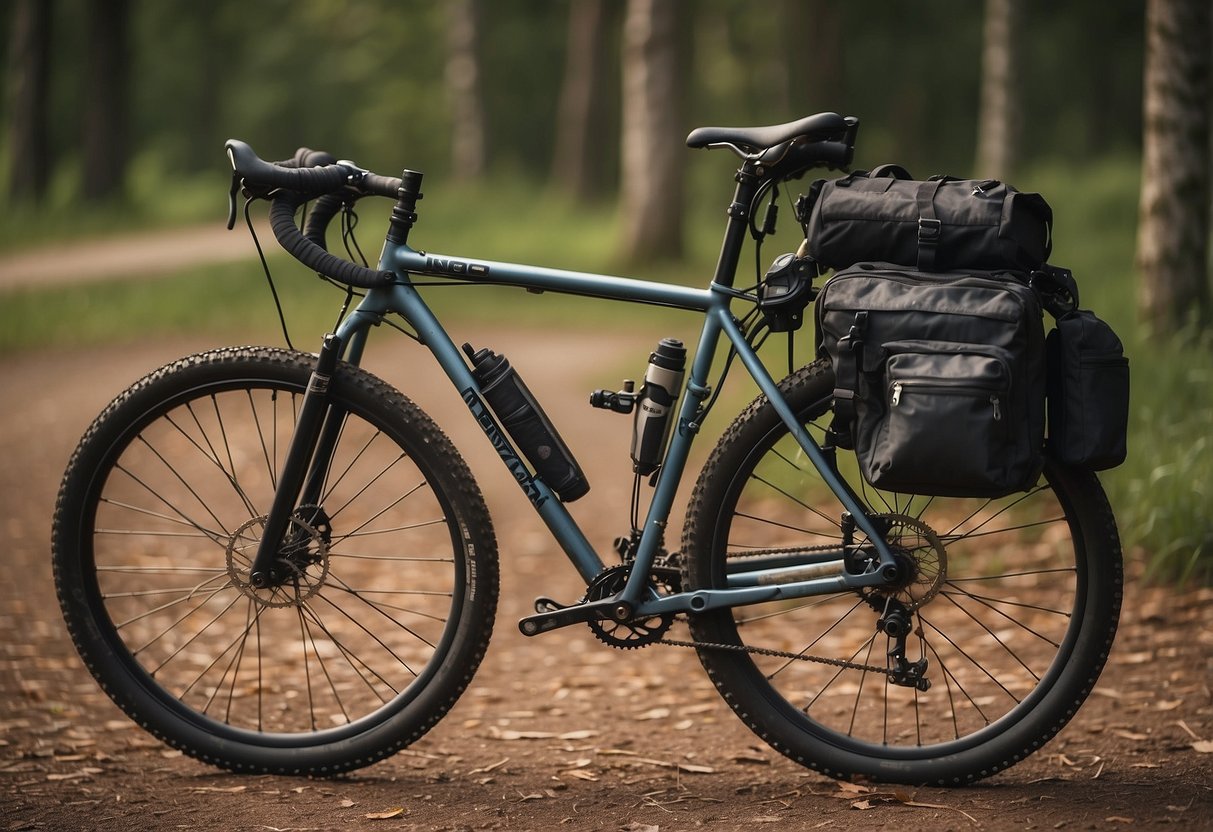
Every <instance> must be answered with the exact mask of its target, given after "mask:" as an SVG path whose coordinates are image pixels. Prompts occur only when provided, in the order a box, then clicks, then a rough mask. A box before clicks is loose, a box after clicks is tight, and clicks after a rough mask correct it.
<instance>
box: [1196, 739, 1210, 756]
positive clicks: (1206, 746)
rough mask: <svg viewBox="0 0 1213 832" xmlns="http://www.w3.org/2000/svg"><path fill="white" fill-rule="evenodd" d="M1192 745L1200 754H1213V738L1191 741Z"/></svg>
mask: <svg viewBox="0 0 1213 832" xmlns="http://www.w3.org/2000/svg"><path fill="white" fill-rule="evenodd" d="M1192 747H1193V748H1195V749H1196V750H1197V752H1199V753H1201V754H1213V740H1201V741H1200V742H1194V743H1192Z"/></svg>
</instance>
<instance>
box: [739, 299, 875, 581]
mask: <svg viewBox="0 0 1213 832" xmlns="http://www.w3.org/2000/svg"><path fill="white" fill-rule="evenodd" d="M715 314H716V317H717V318H718V319H719V321H720V326H721V328H722V329H723V330H724V333H725V335H726V336H727V337H728V339H729V340H730V341H732V342H733V346H734V347H736V348H737V356H738V357H739V358H740V359H741V363H742V364H744V365H745V368H746V369H747V370H748V371H749V373H750V375H751V376H752V377H753V379H754V382H755V383H756V384H757V385H758V389H759V390H761V391H762V393H763V395H765V396H766V397H767V400H768V401H770V403H771V406H772V407H774V408H775V412H776V413H777V414H779V418H780V419H781V420H782V421H783V423H784V424H785V425H787V428H788V430H789V431H790V432H791V434H792V438H794V439H795V440H796V443H797V444H798V445H800V447H801V449H802V450H803V451H804V452H805V454H806V455H808V457H809V460H810V461H811V462H812V463H813V467H814V468H816V469H817V473H818V474H819V475H820V476H821V478H822V480H823V481H824V482H825V484H826V485H828V486H829V487H830V490H831V491H833V492H834V494H835V496H837V497H838V499H839V501H840V502H841V503H842V507H843V508H845V509H846V510H847V511H848V512H850V514H851V516H852V517H854V518H855V525H857V526H858V527H859V528H860V530H861V531H863V533H864V534H866V535H867V536H868V539H869V540H871V541H873V542H874V543H875V544H876V551H877V553H878V554H879V555H880V563H881V566H887V565H890V564H893V563H894V561H893V553H892V552H891V551H889V546H888V544H887V543H885V540H884V535H883V534H881V533H880V532H879V531H877V530H876V527H875V526H873V525H872V522H871V521H870V520H869V519H868V513H867V509H865V508H864V507H863V506H862V505H861V504H860V503H859V501H858V500H856V499H855V496H854V493H853V492H852V491H851V489H850V488H848V487H847V485H846V483H844V482H843V481H842V480H840V479H839V478H838V476H837V475H836V474H835V473H834V471H833V469H832V468H831V467H830V465H829V463H827V462H826V459H825V455H824V454H822V451H821V447H820V446H819V445H818V444H817V443H816V442H815V441H813V437H811V436H809V432H808V431H807V430H805V428H804V425H802V424H801V423H800V420H799V419H798V418H797V417H796V414H795V413H793V412H792V408H791V407H789V406H788V403H787V401H785V400H784V398H783V394H782V393H780V392H779V387H778V386H777V385H776V383H775V380H774V379H772V378H771V374H770V373H768V372H767V368H766V367H765V366H763V363H762V361H761V360H760V359H759V358H758V356H757V354H755V352H754V350H752V349H751V348H750V345H749V344H748V343H746V340H745V335H743V334H742V332H741V330H740V329H738V328H737V324H736V323H734V322H733V318H732V317H731V316H730V315H729V314H728V313H727V311H726V312H724V313H721V312H719V311H717V312H716V313H715Z"/></svg>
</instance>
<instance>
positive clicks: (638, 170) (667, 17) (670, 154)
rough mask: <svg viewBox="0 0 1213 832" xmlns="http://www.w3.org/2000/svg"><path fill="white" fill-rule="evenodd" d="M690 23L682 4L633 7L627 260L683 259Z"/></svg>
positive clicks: (627, 29) (627, 81)
mask: <svg viewBox="0 0 1213 832" xmlns="http://www.w3.org/2000/svg"><path fill="white" fill-rule="evenodd" d="M687 28H688V25H687V20H686V15H685V11H684V6H683V3H682V2H681V0H628V6H627V17H626V19H625V21H624V28H623V129H622V166H623V171H622V174H623V182H622V193H621V205H622V210H623V233H624V247H623V250H624V254H625V256H626V257H628V258H629V259H632V260H645V259H652V258H661V257H671V258H673V257H678V256H680V255H681V254H682V219H683V218H682V208H683V200H684V197H683V192H682V191H683V169H684V163H685V158H686V153H687V149H686V145H685V144H684V139H685V137H686V132H687V131H686V124H685V123H684V118H683V100H684V89H685V57H686V52H687V49H686V41H685V35H686V32H687Z"/></svg>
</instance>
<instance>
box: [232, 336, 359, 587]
mask: <svg viewBox="0 0 1213 832" xmlns="http://www.w3.org/2000/svg"><path fill="white" fill-rule="evenodd" d="M341 352H342V343H341V339H340V338H338V337H337V336H336V335H326V336H325V338H324V344H323V345H322V346H321V348H320V357H319V358H318V360H317V361H316V368H315V369H314V370H313V371H312V376H311V378H310V379H309V380H308V385H307V391H306V392H305V393H304V395H303V404H302V405H301V406H300V408H299V416H298V418H297V419H296V421H295V431H294V435H293V436H292V438H291V445H290V448H289V450H288V451H287V455H286V462H285V464H284V465H283V467H282V471H281V474H280V475H279V477H278V483H277V487H276V488H275V489H274V502H273V504H272V505H271V506H270V511H269V514H268V515H266V518H265V529H264V531H263V533H262V536H261V542H260V544H258V546H257V554H256V556H255V557H254V558H253V565H252V569H251V574H250V576H249V582H250V583H251V584H252V585H253V586H255V587H257V588H258V589H265V588H267V587H272V586H277V585H278V584H280V583H281V582H282V581H284V580H286V578H287V577H288V574H289V570H288V571H283V570H281V569H279V568H278V562H279V560H280V555H281V552H282V548H283V545H284V538H285V537H286V534H287V529H288V526H289V525H290V523H291V518H292V516H293V515H294V513H295V510H296V507H297V506H299V505H306V504H317V505H318V504H319V502H320V497H321V494H320V492H321V489H322V488H323V487H324V479H325V473H326V472H327V471H328V462H329V457H330V456H331V455H332V451H333V448H334V446H335V445H336V442H337V437H338V435H339V434H340V432H341V423H342V420H343V419H344V416H345V414H343V413H339V412H336V411H334V410H332V409H331V408H330V407H329V385H330V384H331V382H332V378H333V372H334V370H336V368H337V361H338V359H340V358H341Z"/></svg>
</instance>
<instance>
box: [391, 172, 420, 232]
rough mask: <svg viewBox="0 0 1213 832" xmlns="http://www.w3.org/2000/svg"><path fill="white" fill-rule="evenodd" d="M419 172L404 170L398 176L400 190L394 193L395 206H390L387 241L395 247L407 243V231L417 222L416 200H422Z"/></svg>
mask: <svg viewBox="0 0 1213 832" xmlns="http://www.w3.org/2000/svg"><path fill="white" fill-rule="evenodd" d="M423 176H424V174H423V173H422V172H421V171H419V170H408V169H405V171H404V172H403V173H401V174H400V190H398V191H397V192H396V204H395V205H393V206H392V219H391V221H390V223H389V225H388V232H387V239H388V241H389V242H392V243H394V244H396V245H405V244H407V243H408V241H409V231H410V230H411V229H412V227H413V223H415V222H417V200H419V199H421V198H422V193H421V179H422V177H423Z"/></svg>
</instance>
